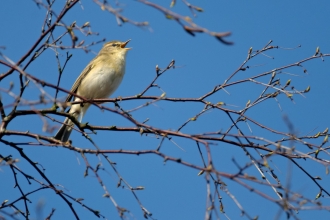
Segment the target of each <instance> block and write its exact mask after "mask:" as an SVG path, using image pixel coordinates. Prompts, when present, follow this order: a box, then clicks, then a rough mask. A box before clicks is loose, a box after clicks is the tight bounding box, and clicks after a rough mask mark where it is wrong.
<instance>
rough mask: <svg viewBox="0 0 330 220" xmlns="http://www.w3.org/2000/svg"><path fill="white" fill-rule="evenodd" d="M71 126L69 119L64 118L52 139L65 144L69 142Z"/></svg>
mask: <svg viewBox="0 0 330 220" xmlns="http://www.w3.org/2000/svg"><path fill="white" fill-rule="evenodd" d="M73 126H74V123H73V122H72V121H71V120H70V119H69V118H65V120H64V122H63V124H62V126H61V128H60V129H59V130H58V131H57V133H56V135H55V136H54V138H55V139H57V140H60V141H63V142H67V141H68V140H69V137H70V134H71V131H72V129H73Z"/></svg>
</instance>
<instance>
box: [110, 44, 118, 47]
mask: <svg viewBox="0 0 330 220" xmlns="http://www.w3.org/2000/svg"><path fill="white" fill-rule="evenodd" d="M118 45H119V44H112V45H111V46H113V47H118Z"/></svg>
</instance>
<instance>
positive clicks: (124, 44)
mask: <svg viewBox="0 0 330 220" xmlns="http://www.w3.org/2000/svg"><path fill="white" fill-rule="evenodd" d="M130 41H131V39H129V40H127V41H125V42H124V43H122V44H121V45H120V47H121V48H125V47H126V45H127V44H128V42H130ZM125 49H126V50H130V49H131V48H125Z"/></svg>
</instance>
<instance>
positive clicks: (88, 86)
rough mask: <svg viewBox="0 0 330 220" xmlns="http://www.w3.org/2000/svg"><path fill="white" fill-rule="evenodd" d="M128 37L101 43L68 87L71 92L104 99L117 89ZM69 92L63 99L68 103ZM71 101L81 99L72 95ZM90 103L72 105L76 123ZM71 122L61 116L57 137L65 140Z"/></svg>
mask: <svg viewBox="0 0 330 220" xmlns="http://www.w3.org/2000/svg"><path fill="white" fill-rule="evenodd" d="M129 41H130V40H128V41H125V42H120V41H110V42H108V43H105V44H104V45H103V47H102V49H101V50H100V52H99V53H98V55H97V56H96V57H95V58H94V59H93V60H92V61H91V62H90V63H89V64H88V65H87V66H86V67H85V69H84V70H83V71H82V72H81V74H80V75H79V77H78V78H77V80H76V81H75V83H74V84H73V86H72V88H71V90H70V91H71V92H73V93H76V94H77V95H79V96H81V97H84V98H85V99H104V98H108V97H109V96H110V95H111V94H112V93H114V91H115V90H116V89H117V88H118V86H119V84H120V83H121V81H122V79H123V76H124V74H125V65H126V54H127V51H128V50H130V49H131V48H126V45H127V44H128V42H129ZM71 98H72V95H71V94H69V95H68V97H67V98H66V102H70V100H71ZM74 101H81V99H80V98H78V97H75V98H74ZM89 106H90V103H83V104H73V105H72V106H71V109H70V110H69V113H70V114H72V115H73V116H74V117H75V118H76V119H77V120H78V121H79V122H81V121H82V118H83V116H84V115H85V113H86V111H87V109H88V108H89ZM73 126H74V123H73V122H72V121H71V120H70V119H69V118H65V120H64V122H63V125H62V126H61V128H60V129H59V130H58V132H57V133H56V135H55V138H56V139H57V140H61V141H63V142H66V141H68V139H69V137H70V134H71V131H72V128H73Z"/></svg>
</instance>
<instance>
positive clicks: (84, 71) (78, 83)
mask: <svg viewBox="0 0 330 220" xmlns="http://www.w3.org/2000/svg"><path fill="white" fill-rule="evenodd" d="M93 61H94V59H93V60H92V61H91V62H90V63H89V64H88V65H87V66H86V67H85V69H84V70H83V71H82V72H81V74H80V76H79V77H78V78H77V79H76V81H75V82H74V84H73V86H72V88H71V90H70V91H71V92H73V93H77V90H78V87H79V86H80V84H81V82H82V81H83V79H84V78H85V77H86V76H87V74H88V73H89V72H90V71H91V70H92V69H93V68H94V66H95V65H94V64H93ZM72 96H73V95H71V94H68V96H67V98H66V100H65V102H70V101H71V98H72Z"/></svg>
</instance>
